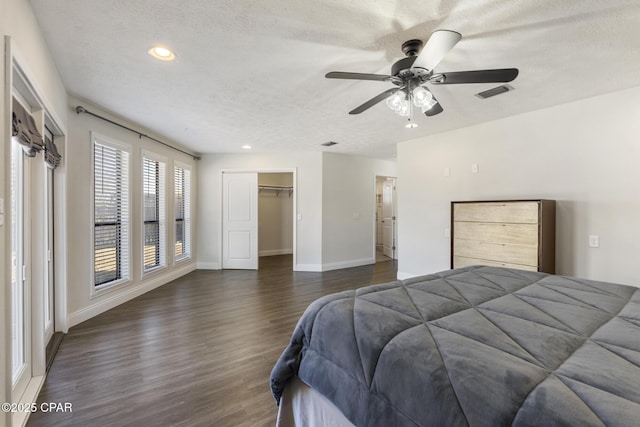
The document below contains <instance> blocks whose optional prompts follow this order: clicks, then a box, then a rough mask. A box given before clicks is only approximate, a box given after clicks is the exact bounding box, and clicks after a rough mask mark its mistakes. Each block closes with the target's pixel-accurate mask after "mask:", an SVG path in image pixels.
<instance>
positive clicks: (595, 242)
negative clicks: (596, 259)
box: [589, 235, 600, 248]
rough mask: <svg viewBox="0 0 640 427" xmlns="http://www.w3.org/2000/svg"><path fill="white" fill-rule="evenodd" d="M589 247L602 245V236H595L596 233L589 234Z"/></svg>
mask: <svg viewBox="0 0 640 427" xmlns="http://www.w3.org/2000/svg"><path fill="white" fill-rule="evenodd" d="M589 247H590V248H599V247H600V238H599V237H598V236H595V235H592V236H589Z"/></svg>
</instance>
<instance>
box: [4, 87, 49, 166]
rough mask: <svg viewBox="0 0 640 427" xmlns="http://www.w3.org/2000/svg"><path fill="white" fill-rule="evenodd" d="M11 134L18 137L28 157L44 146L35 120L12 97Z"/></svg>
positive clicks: (34, 154) (33, 155)
mask: <svg viewBox="0 0 640 427" xmlns="http://www.w3.org/2000/svg"><path fill="white" fill-rule="evenodd" d="M11 134H12V135H13V136H16V137H18V141H19V142H20V144H22V146H23V149H24V152H25V153H26V154H27V156H29V157H35V156H36V154H38V151H41V150H42V149H43V148H44V142H43V140H42V135H40V132H38V127H37V126H36V122H35V120H34V119H33V117H32V116H31V114H29V113H28V112H27V110H25V109H24V107H23V106H22V104H20V103H19V102H18V101H17V100H16V99H15V98H13V125H12V128H11Z"/></svg>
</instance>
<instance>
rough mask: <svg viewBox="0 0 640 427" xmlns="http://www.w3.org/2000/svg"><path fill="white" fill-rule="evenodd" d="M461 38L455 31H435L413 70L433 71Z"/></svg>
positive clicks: (414, 64)
mask: <svg viewBox="0 0 640 427" xmlns="http://www.w3.org/2000/svg"><path fill="white" fill-rule="evenodd" d="M461 38H462V35H461V34H460V33H458V32H455V31H450V30H437V31H434V32H433V34H431V37H429V40H428V41H427V44H426V45H425V46H424V48H423V49H422V52H420V55H418V59H416V62H414V63H413V66H412V67H411V68H412V69H413V68H424V69H426V70H429V71H432V70H433V69H434V68H436V65H438V64H439V63H440V61H442V59H443V58H444V57H445V56H446V55H447V53H449V51H450V50H451V49H453V47H454V46H455V45H456V44H457V43H458V42H459V41H460V39H461Z"/></svg>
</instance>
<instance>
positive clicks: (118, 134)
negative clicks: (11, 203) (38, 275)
mask: <svg viewBox="0 0 640 427" xmlns="http://www.w3.org/2000/svg"><path fill="white" fill-rule="evenodd" d="M77 105H82V106H84V107H86V108H87V109H88V110H89V111H91V112H93V113H96V114H98V115H102V116H105V117H108V118H110V119H111V120H114V121H116V122H119V123H122V124H124V125H125V126H129V127H131V128H133V129H137V130H140V131H141V132H144V133H146V134H148V135H151V136H153V133H151V132H149V131H148V130H146V129H143V128H141V127H140V126H138V125H136V124H132V123H129V122H127V121H125V120H124V119H122V118H118V117H114V116H112V115H110V114H108V113H106V112H104V111H101V110H100V109H99V108H97V107H95V106H92V105H89V104H87V103H86V102H81V101H79V100H77V99H74V98H70V99H69V105H68V111H69V135H68V147H69V149H68V150H67V155H66V159H65V162H66V164H67V180H68V191H67V205H68V206H69V208H68V210H67V215H68V216H67V218H68V224H69V236H68V239H67V245H68V246H67V256H68V258H69V260H70V262H69V265H68V272H67V277H68V286H67V294H68V307H69V323H70V326H73V325H75V324H77V323H79V322H82V321H84V320H86V319H89V318H90V317H93V316H95V315H96V314H99V313H101V312H103V311H106V310H108V309H110V308H112V307H115V306H116V305H118V304H121V303H123V302H125V301H127V300H129V299H132V298H135V297H136V296H138V295H141V294H143V293H144V292H147V291H149V290H151V289H153V288H155V287H157V286H160V285H163V284H165V283H167V282H169V281H171V280H173V279H175V278H177V277H180V276H181V275H184V274H186V273H188V272H189V271H192V270H194V269H195V259H196V257H197V251H196V243H195V242H197V240H198V229H197V226H195V227H194V226H193V225H192V232H191V236H192V257H191V259H190V260H185V261H180V262H178V263H174V262H173V261H174V260H173V252H172V251H171V250H170V249H171V248H172V244H171V242H172V241H173V227H172V225H173V224H172V218H173V202H174V201H173V167H174V161H179V162H181V163H186V164H188V165H191V166H192V167H193V171H192V178H191V181H192V183H191V184H192V205H191V206H192V212H193V213H194V214H193V216H192V224H197V214H196V209H197V206H196V204H195V201H196V200H195V197H194V195H195V194H196V191H197V179H196V176H197V167H196V165H197V163H196V162H195V161H194V160H193V159H192V158H191V157H190V156H188V155H185V154H182V153H179V152H177V151H175V150H171V149H169V148H166V147H164V146H162V145H160V144H157V143H155V142H153V141H150V140H148V139H146V138H139V137H138V135H137V134H135V133H132V132H130V131H128V130H125V129H121V128H119V127H117V126H114V125H112V124H110V123H107V122H105V121H102V120H100V119H97V118H95V117H92V116H90V115H88V114H76V113H75V107H76V106H77ZM92 131H93V132H97V133H99V134H101V135H103V136H106V137H108V138H111V139H114V140H117V141H120V142H124V143H126V144H130V145H131V146H132V156H131V158H130V167H131V178H132V181H131V194H130V197H131V207H132V211H131V218H132V229H131V236H132V239H131V255H132V258H131V260H132V266H131V274H132V279H133V280H132V281H131V283H129V284H127V285H125V286H122V287H119V288H117V289H116V290H114V291H112V292H108V293H104V294H100V295H97V296H94V297H93V298H92V297H91V295H90V290H91V286H92V285H91V283H92V277H93V271H92V270H91V265H90V263H89V262H88V261H89V260H88V259H87V257H90V256H91V253H92V242H91V239H90V236H91V229H92V226H93V212H92V210H91V203H90V200H92V197H93V196H92V194H93V188H92V186H93V177H92V176H91V167H92V166H91V165H92V144H91V132H92ZM158 138H159V139H160V140H163V139H162V138H160V137H158ZM142 150H148V151H150V152H152V153H156V154H159V155H161V156H164V157H166V159H167V167H166V171H167V172H166V173H167V186H166V191H167V199H166V202H167V207H168V210H167V230H168V238H167V248H168V249H167V251H168V256H167V268H164V269H161V270H159V271H157V272H154V273H150V274H147V275H145V276H144V277H142V271H141V265H142V241H141V233H142V231H141V228H140V227H141V205H142V194H141V188H142V183H141V182H142V176H141V162H142ZM78 260H83V261H82V262H78Z"/></svg>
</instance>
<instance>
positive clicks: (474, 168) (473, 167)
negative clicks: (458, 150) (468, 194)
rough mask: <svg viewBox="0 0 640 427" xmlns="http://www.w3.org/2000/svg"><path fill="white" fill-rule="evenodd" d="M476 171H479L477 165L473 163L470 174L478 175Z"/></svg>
mask: <svg viewBox="0 0 640 427" xmlns="http://www.w3.org/2000/svg"><path fill="white" fill-rule="evenodd" d="M478 171H479V167H478V164H477V163H473V164H472V165H471V173H478Z"/></svg>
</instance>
